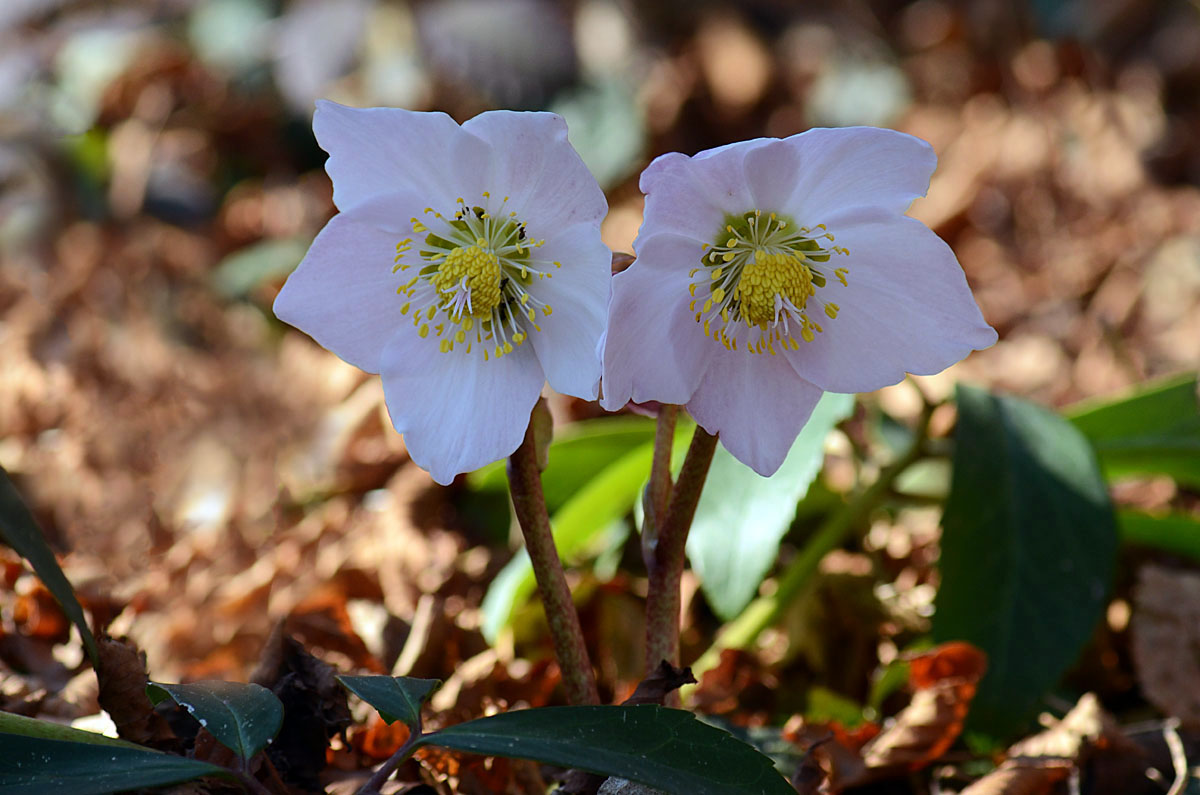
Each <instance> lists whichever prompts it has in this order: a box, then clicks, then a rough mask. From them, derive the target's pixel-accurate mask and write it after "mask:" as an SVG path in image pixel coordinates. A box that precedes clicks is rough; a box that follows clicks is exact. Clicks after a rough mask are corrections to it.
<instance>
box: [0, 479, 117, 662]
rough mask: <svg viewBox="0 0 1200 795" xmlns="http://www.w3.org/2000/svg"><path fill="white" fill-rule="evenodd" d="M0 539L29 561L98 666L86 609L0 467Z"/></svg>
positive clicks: (31, 515) (15, 489)
mask: <svg viewBox="0 0 1200 795" xmlns="http://www.w3.org/2000/svg"><path fill="white" fill-rule="evenodd" d="M0 538H2V539H4V542H5V543H6V544H8V545H9V546H10V547H12V548H13V549H14V550H16V552H17V554H18V555H20V556H21V557H23V558H25V560H27V561H29V565H30V566H32V567H33V570H34V572H36V573H37V576H38V577H39V578H41V580H42V583H43V584H44V585H45V586H46V589H47V590H49V591H50V593H52V594H53V595H54V598H55V599H57V600H58V603H59V605H61V606H62V609H63V612H64V613H66V614H67V617H68V618H70V619H71V621H73V622H74V623H75V626H76V627H78V628H79V634H80V636H81V637H82V638H83V645H84V646H85V647H86V648H87V652H88V656H90V657H91V658H92V662H93V663H95V662H96V657H97V652H96V639H95V638H94V637H93V636H92V631H91V629H89V628H88V625H87V619H85V618H84V616H83V608H82V607H80V606H79V601H78V600H77V599H76V598H75V591H74V590H72V588H71V583H70V582H68V581H67V577H66V575H65V574H63V571H62V569H61V568H59V566H58V561H57V560H56V559H55V558H54V553H53V552H51V551H50V547H49V545H47V544H46V537H45V536H44V535H42V530H41V528H40V527H38V526H37V522H35V521H34V519H33V514H31V513H30V512H29V509H28V508H26V507H25V502H24V501H23V500H22V499H21V495H20V494H18V493H17V488H16V486H14V485H13V483H12V481H11V480H9V479H8V473H7V472H5V471H4V468H3V467H0Z"/></svg>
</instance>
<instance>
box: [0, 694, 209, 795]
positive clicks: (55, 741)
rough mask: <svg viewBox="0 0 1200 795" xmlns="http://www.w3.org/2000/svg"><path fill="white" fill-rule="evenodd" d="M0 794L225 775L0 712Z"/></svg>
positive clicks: (99, 793)
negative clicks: (0, 751)
mask: <svg viewBox="0 0 1200 795" xmlns="http://www.w3.org/2000/svg"><path fill="white" fill-rule="evenodd" d="M0 748H2V749H3V753H0V792H3V793H5V795H41V794H42V793H56V792H62V793H69V795H103V793H109V792H123V791H125V790H131V789H138V788H141V787H156V786H162V785H165V784H174V783H178V782H180V781H188V780H191V779H194V778H199V777H201V776H228V775H229V771H227V770H225V769H224V768H221V767H217V766H216V765H210V764H208V763H207V762H197V761H196V760H194V759H185V758H183V757H181V756H172V755H170V754H164V753H160V752H158V751H153V750H151V749H149V748H143V747H141V746H139V745H134V744H133V743H127V742H125V741H123V740H116V739H113V738H111V737H105V736H103V735H100V734H95V733H93V732H85V731H80V730H78V729H72V728H70V727H69V726H61V725H58V724H53V723H48V722H46V721H39V720H34V719H32V718H25V717H21V716H19V715H12V714H9V713H6V712H0Z"/></svg>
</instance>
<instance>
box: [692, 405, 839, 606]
mask: <svg viewBox="0 0 1200 795" xmlns="http://www.w3.org/2000/svg"><path fill="white" fill-rule="evenodd" d="M852 411H854V395H840V394H835V393H833V392H827V393H825V395H824V396H823V397H822V398H821V401H820V402H819V403H818V404H817V407H816V408H815V409H813V413H812V417H811V418H810V419H809V421H808V424H806V425H805V426H804V429H803V430H802V431H800V435H799V436H798V437H797V438H796V442H795V444H793V445H792V449H791V451H789V452H788V456H787V458H786V459H784V462H783V464H782V465H781V466H780V467H779V471H778V472H776V473H775V474H774V475H772V476H771V477H769V478H764V477H762V476H761V475H758V474H756V473H755V472H754V470H752V469H750V467H748V466H746V465H745V464H743V463H741V462H740V461H738V460H737V459H736V458H734V457H733V456H732V455H730V454H729V453H728V452H727V451H726V450H725V448H724V447H718V448H717V451H716V453H715V454H714V455H713V462H712V467H711V468H710V469H709V473H708V480H707V481H706V482H705V485H704V491H703V493H701V495H700V503H699V505H697V506H696V518H695V519H694V520H693V521H692V530H691V532H690V533H689V535H688V540H687V554H688V560H690V561H691V564H692V568H693V569H694V570H695V571H696V574H697V576H698V577H699V578H700V585H701V587H702V588H703V589H704V595H705V596H706V597H707V598H708V602H709V604H710V605H712V608H713V610H714V611H715V612H716V614H717V615H718V616H720V617H721V618H723V619H725V620H730V619H733V618H734V617H736V616H737V615H738V614H739V613H741V612H742V610H743V609H744V608H745V607H746V605H748V604H750V600H751V599H753V598H754V597H755V595H756V594H757V593H758V586H759V585H760V584H761V583H762V581H763V578H764V577H766V575H767V572H769V571H770V570H771V566H772V565H773V564H774V563H775V560H776V559H777V558H778V557H779V542H780V541H781V540H782V539H783V536H784V534H785V533H787V531H788V528H789V527H790V526H791V523H792V519H793V517H795V515H796V504H797V503H798V502H799V501H800V500H801V499H802V498H803V497H804V495H805V493H807V491H808V487H809V484H811V483H812V481H813V479H814V478H815V477H816V476H817V473H818V472H820V471H821V464H822V463H823V462H824V460H825V437H826V436H828V435H829V431H830V430H831V429H832V428H833V426H835V425H836V424H837V423H839V422H841V421H842V420H843V419H845V418H846V417H847V416H849V415H850V413H851V412H852Z"/></svg>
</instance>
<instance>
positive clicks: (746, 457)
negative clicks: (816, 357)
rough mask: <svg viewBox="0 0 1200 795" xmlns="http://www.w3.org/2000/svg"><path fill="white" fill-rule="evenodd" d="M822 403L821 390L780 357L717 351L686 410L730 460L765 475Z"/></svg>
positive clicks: (784, 454) (721, 349) (775, 468)
mask: <svg viewBox="0 0 1200 795" xmlns="http://www.w3.org/2000/svg"><path fill="white" fill-rule="evenodd" d="M820 399H821V390H820V389H819V388H818V387H816V386H814V385H813V384H811V383H809V382H808V381H806V380H804V379H803V378H801V377H800V376H798V375H796V372H795V371H794V370H793V369H792V368H791V367H788V365H787V362H786V361H785V360H784V359H783V358H782V357H781V356H770V355H759V354H750V353H747V352H746V351H744V350H743V351H729V350H725V349H724V348H719V349H718V352H717V353H716V354H714V355H713V357H712V360H711V361H710V363H709V366H708V372H707V373H706V374H705V376H704V380H702V381H701V382H700V386H699V387H698V388H697V389H696V393H695V394H694V395H692V398H691V400H689V401H688V402H687V410H688V413H689V414H691V415H692V418H693V419H695V420H696V422H697V423H699V424H700V426H701V427H703V428H704V430H706V431H708V432H709V433H712V434H717V435H718V436H719V437H720V440H721V444H723V445H725V449H726V450H728V451H729V452H730V454H731V455H732V456H733V457H734V458H736V459H737V460H739V461H741V462H742V463H743V464H745V465H746V466H748V467H750V468H751V469H753V470H754V471H755V472H757V473H758V474H760V475H762V476H763V477H768V476H770V475H773V474H775V470H777V469H779V465H780V464H782V463H783V459H784V458H786V457H787V454H788V451H789V450H790V449H791V447H792V443H793V442H795V441H796V436H798V435H799V433H800V429H801V428H803V427H804V423H806V422H808V418H809V415H811V414H812V410H813V407H814V406H816V405H817V401H818V400H820Z"/></svg>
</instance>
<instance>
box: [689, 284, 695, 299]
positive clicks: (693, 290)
mask: <svg viewBox="0 0 1200 795" xmlns="http://www.w3.org/2000/svg"><path fill="white" fill-rule="evenodd" d="M688 294H689V295H691V296H692V297H695V295H696V283H695V282H692V283H691V284H689V285H688Z"/></svg>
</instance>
